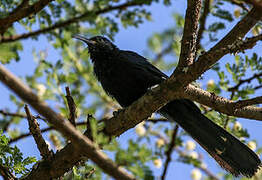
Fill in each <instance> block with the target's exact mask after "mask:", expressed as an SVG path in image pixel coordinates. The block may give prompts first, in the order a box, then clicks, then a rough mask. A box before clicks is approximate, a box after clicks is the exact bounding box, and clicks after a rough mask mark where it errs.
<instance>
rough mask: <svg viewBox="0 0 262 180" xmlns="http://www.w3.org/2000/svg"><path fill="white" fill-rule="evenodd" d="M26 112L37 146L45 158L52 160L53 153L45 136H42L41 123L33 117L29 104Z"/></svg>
mask: <svg viewBox="0 0 262 180" xmlns="http://www.w3.org/2000/svg"><path fill="white" fill-rule="evenodd" d="M25 112H26V115H27V120H28V125H29V130H30V132H31V134H32V135H33V137H34V140H35V142H36V144H37V148H38V150H39V152H40V154H41V156H42V158H43V159H44V160H47V161H50V160H51V158H52V156H53V154H52V152H51V151H50V150H49V148H48V145H47V144H46V142H45V140H44V138H43V137H42V134H41V131H40V128H39V124H38V123H37V121H36V119H35V117H33V116H32V115H31V113H30V111H29V108H28V106H27V105H25Z"/></svg>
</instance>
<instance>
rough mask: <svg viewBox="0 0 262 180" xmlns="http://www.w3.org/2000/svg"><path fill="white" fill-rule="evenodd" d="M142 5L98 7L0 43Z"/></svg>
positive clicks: (129, 3)
mask: <svg viewBox="0 0 262 180" xmlns="http://www.w3.org/2000/svg"><path fill="white" fill-rule="evenodd" d="M142 5H144V3H143V2H142V1H140V2H137V1H134V2H132V1H130V2H126V3H123V4H120V5H116V6H108V7H106V8H104V9H100V10H97V11H87V12H85V13H83V14H82V15H79V16H76V17H73V18H71V19H68V20H65V21H63V22H57V23H54V25H52V26H50V27H46V28H43V29H39V30H36V31H33V32H29V33H24V34H20V35H13V36H10V37H2V39H0V43H4V42H13V41H17V40H21V39H26V38H29V37H33V36H37V35H39V34H43V33H47V32H50V31H52V30H54V29H58V28H63V27H66V26H68V25H70V24H72V23H77V22H79V21H81V20H83V19H85V18H87V17H89V16H93V15H96V16H97V15H100V14H104V13H107V12H110V11H114V10H122V9H125V8H127V7H133V6H142Z"/></svg>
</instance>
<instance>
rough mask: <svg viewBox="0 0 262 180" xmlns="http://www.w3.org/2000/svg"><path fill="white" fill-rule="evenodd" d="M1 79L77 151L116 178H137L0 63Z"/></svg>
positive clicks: (29, 176)
mask: <svg viewBox="0 0 262 180" xmlns="http://www.w3.org/2000/svg"><path fill="white" fill-rule="evenodd" d="M0 81H2V83H4V84H5V85H6V86H8V87H9V88H10V89H11V90H12V91H13V92H15V93H16V94H17V95H18V96H19V97H20V98H22V99H23V100H24V101H25V102H28V103H29V104H30V105H31V106H32V107H33V108H34V109H35V110H36V111H38V112H39V113H40V114H41V115H43V116H44V117H46V119H47V120H48V122H50V123H51V124H53V125H54V126H55V127H56V129H57V130H59V131H60V132H61V133H62V134H63V135H64V136H65V137H66V138H68V139H70V140H71V141H72V143H73V145H74V148H75V151H76V152H79V151H82V152H83V154H85V156H86V157H87V158H89V159H91V160H92V161H93V162H95V163H96V164H97V165H98V166H99V167H100V168H101V169H103V170H104V172H105V173H107V174H109V175H111V176H112V177H114V178H116V179H123V180H125V179H126V180H131V179H132V180H133V179H135V178H134V177H133V176H132V175H130V174H128V173H127V172H126V171H125V170H123V169H122V168H120V167H118V166H117V165H116V164H114V163H113V161H112V160H111V159H109V158H108V157H107V156H106V155H105V154H104V153H102V152H101V151H100V150H99V149H98V148H97V147H96V146H95V145H94V144H93V142H92V141H90V140H89V139H88V138H87V137H85V136H84V135H83V134H81V133H80V132H79V131H77V130H76V129H75V128H74V126H73V125H72V124H71V123H70V122H69V121H67V120H64V119H63V117H62V116H61V115H59V114H57V113H56V112H54V111H53V110H52V109H51V108H50V107H48V106H47V105H46V103H44V102H42V101H41V100H40V99H39V98H38V97H37V96H36V95H35V94H34V93H33V91H32V90H31V89H30V88H29V87H28V86H26V85H25V84H24V83H23V82H22V81H20V80H19V79H18V78H17V77H16V76H14V75H13V74H11V73H10V72H9V71H8V70H6V69H5V68H4V67H3V66H2V65H0ZM33 171H34V170H33ZM33 171H32V172H33ZM33 174H34V173H33ZM34 175H35V176H33V177H32V174H29V175H28V176H27V178H25V179H38V180H39V178H40V176H39V175H36V174H34ZM45 177H46V176H44V177H43V178H44V179H46V178H45Z"/></svg>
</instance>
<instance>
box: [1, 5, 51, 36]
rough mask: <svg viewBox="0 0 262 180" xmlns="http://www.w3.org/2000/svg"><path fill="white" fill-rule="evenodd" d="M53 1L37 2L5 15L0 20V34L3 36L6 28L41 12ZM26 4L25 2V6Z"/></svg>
mask: <svg viewBox="0 0 262 180" xmlns="http://www.w3.org/2000/svg"><path fill="white" fill-rule="evenodd" d="M51 1H53V0H39V1H38V2H36V3H34V4H33V5H31V6H27V7H24V8H16V9H15V10H14V11H13V12H11V13H10V14H9V15H7V16H6V17H5V18H1V19H0V33H1V34H3V33H4V32H5V31H6V29H7V28H8V27H10V26H11V25H12V24H13V23H14V22H16V21H19V20H21V19H23V18H25V17H28V16H30V15H31V14H36V13H38V12H39V11H41V10H42V9H43V8H44V7H45V6H46V5H48V3H50V2H51ZM27 3H28V2H26V1H25V4H23V2H22V4H23V6H24V5H26V4H27Z"/></svg>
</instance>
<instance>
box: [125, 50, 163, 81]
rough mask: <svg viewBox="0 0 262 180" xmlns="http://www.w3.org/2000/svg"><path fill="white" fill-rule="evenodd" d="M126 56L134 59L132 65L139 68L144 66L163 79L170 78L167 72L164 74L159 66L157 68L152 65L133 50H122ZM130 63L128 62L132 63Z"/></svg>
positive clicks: (128, 58) (127, 58)
mask: <svg viewBox="0 0 262 180" xmlns="http://www.w3.org/2000/svg"><path fill="white" fill-rule="evenodd" d="M122 52H123V53H124V54H125V56H128V57H126V58H124V59H125V60H130V59H131V60H132V62H130V63H132V65H133V66H137V68H143V69H144V70H147V71H148V72H150V73H151V74H152V75H154V76H157V77H159V78H161V79H162V80H164V79H166V78H168V76H167V75H166V74H164V73H163V72H162V71H160V70H159V69H158V68H156V67H155V66H154V65H152V64H151V63H150V62H149V61H148V60H147V59H146V58H144V57H143V56H140V55H139V54H137V53H135V52H132V51H122ZM130 63H128V64H130Z"/></svg>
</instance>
